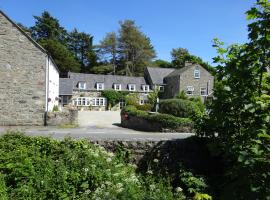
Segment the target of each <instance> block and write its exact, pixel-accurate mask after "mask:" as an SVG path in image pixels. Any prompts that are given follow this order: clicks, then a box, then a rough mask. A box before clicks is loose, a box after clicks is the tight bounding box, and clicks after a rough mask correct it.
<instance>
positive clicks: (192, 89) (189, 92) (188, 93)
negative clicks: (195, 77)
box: [186, 86, 194, 95]
mask: <svg viewBox="0 0 270 200" xmlns="http://www.w3.org/2000/svg"><path fill="white" fill-rule="evenodd" d="M193 92H194V87H193V86H187V91H186V94H187V95H193Z"/></svg>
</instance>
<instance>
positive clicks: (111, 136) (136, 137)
mask: <svg viewBox="0 0 270 200" xmlns="http://www.w3.org/2000/svg"><path fill="white" fill-rule="evenodd" d="M8 130H13V131H14V130H18V131H23V132H25V133H26V134H27V135H31V136H52V137H53V138H56V139H63V138H64V137H67V136H69V137H72V138H75V139H79V138H85V139H89V140H124V141H145V140H151V141H161V140H172V139H181V138H187V137H190V136H192V135H193V134H191V133H150V132H141V131H135V130H130V129H126V128H122V127H117V126H114V127H109V128H108V127H104V128H100V127H95V126H92V127H80V128H72V129H62V128H56V127H0V135H1V134H4V133H5V132H6V131H8Z"/></svg>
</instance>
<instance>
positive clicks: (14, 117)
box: [0, 13, 46, 125]
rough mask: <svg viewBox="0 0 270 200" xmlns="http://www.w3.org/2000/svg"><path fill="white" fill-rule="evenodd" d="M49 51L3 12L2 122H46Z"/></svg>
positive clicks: (0, 38)
mask: <svg viewBox="0 0 270 200" xmlns="http://www.w3.org/2000/svg"><path fill="white" fill-rule="evenodd" d="M45 70H46V54H45V53H44V52H42V51H41V50H40V49H39V48H37V47H36V46H35V45H34V44H33V43H32V42H31V41H30V40H29V39H28V38H27V37H26V36H25V35H24V34H22V33H21V32H20V31H19V30H18V29H17V28H16V27H15V26H14V25H13V24H12V23H11V22H10V21H9V20H7V18H5V17H4V16H3V15H2V14H1V13H0V125H43V124H44V111H45V98H46V96H45V95H46V92H45V85H46V81H45Z"/></svg>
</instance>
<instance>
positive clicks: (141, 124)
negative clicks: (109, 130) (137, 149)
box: [121, 115, 193, 133]
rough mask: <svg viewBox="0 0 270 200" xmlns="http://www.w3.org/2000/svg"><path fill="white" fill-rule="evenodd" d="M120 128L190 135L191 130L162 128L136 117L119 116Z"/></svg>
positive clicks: (185, 127)
mask: <svg viewBox="0 0 270 200" xmlns="http://www.w3.org/2000/svg"><path fill="white" fill-rule="evenodd" d="M121 126H123V127H125V128H130V129H134V130H139V131H149V132H167V133H172V132H178V133H192V132H193V128H192V127H189V126H181V127H178V128H164V127H162V125H161V124H160V123H158V122H153V121H148V120H146V119H143V118H141V117H137V116H131V115H128V116H125V115H121Z"/></svg>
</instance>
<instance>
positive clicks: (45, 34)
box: [30, 11, 67, 44]
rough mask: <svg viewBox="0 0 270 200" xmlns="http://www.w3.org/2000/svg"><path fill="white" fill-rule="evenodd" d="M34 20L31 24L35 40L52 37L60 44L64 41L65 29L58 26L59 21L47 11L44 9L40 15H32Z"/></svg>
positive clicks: (65, 36)
mask: <svg viewBox="0 0 270 200" xmlns="http://www.w3.org/2000/svg"><path fill="white" fill-rule="evenodd" d="M34 18H35V20H36V22H35V25H34V26H32V27H31V28H30V29H31V32H32V37H33V38H34V39H35V40H36V41H40V40H44V39H53V40H56V41H60V42H61V43H62V44H65V43H66V38H67V31H66V30H65V29H64V28H63V27H62V26H60V24H59V21H58V20H57V19H56V18H54V17H52V16H51V15H50V13H49V12H48V11H44V12H43V13H42V15H41V16H40V17H39V16H34Z"/></svg>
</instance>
